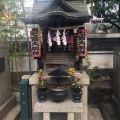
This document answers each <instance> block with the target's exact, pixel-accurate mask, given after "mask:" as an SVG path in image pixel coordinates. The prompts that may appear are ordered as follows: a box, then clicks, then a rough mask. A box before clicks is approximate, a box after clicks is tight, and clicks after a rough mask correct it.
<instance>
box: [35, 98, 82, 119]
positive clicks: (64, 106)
mask: <svg viewBox="0 0 120 120" xmlns="http://www.w3.org/2000/svg"><path fill="white" fill-rule="evenodd" d="M34 112H37V113H38V112H41V113H43V120H50V113H67V120H74V113H81V112H83V105H82V102H81V103H74V102H73V101H72V98H69V97H68V98H66V99H65V100H64V101H63V102H54V101H52V100H51V99H48V100H47V101H46V102H44V103H40V102H36V103H35V105H34ZM58 117H59V116H58Z"/></svg>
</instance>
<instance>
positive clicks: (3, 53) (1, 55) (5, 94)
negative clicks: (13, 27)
mask: <svg viewBox="0 0 120 120" xmlns="http://www.w3.org/2000/svg"><path fill="white" fill-rule="evenodd" d="M8 56H9V46H8V45H7V44H5V43H3V41H2V40H0V60H1V62H0V67H1V70H0V107H1V106H2V105H3V104H4V103H5V102H6V101H7V100H8V99H9V98H10V97H11V95H12V93H11V76H10V64H9V60H8ZM2 68H3V69H2ZM4 68H5V69H4Z"/></svg>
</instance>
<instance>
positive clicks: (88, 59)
mask: <svg viewBox="0 0 120 120" xmlns="http://www.w3.org/2000/svg"><path fill="white" fill-rule="evenodd" d="M90 66H91V62H90V58H89V57H85V65H84V66H83V69H84V70H85V71H86V72H87V71H88V69H89V67H90Z"/></svg>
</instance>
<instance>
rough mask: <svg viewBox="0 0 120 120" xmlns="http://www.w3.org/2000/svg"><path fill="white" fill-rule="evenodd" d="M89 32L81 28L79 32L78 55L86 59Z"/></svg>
mask: <svg viewBox="0 0 120 120" xmlns="http://www.w3.org/2000/svg"><path fill="white" fill-rule="evenodd" d="M87 53H88V51H87V30H86V29H85V28H79V29H78V31H77V55H78V56H81V57H84V56H87Z"/></svg>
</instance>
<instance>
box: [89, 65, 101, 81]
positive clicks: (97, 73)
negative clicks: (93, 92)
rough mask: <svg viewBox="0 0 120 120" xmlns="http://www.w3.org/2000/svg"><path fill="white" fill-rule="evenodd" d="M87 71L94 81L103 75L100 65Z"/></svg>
mask: <svg viewBox="0 0 120 120" xmlns="http://www.w3.org/2000/svg"><path fill="white" fill-rule="evenodd" d="M87 73H88V75H89V77H90V80H91V81H94V80H96V79H98V78H100V77H101V72H100V69H99V67H98V66H95V67H93V69H91V70H89V71H88V72H87Z"/></svg>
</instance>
